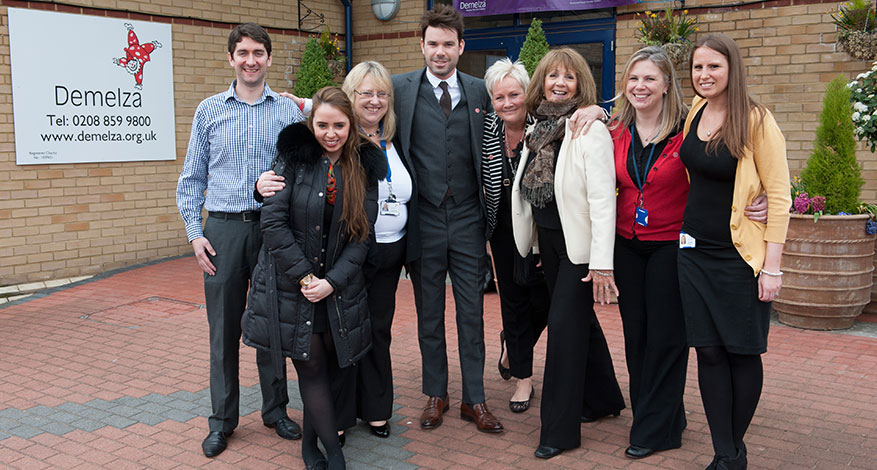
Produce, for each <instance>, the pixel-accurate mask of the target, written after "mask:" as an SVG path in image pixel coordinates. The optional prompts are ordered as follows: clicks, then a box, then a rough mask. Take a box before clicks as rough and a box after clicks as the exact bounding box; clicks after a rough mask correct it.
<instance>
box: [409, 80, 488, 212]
mask: <svg viewBox="0 0 877 470" xmlns="http://www.w3.org/2000/svg"><path fill="white" fill-rule="evenodd" d="M461 89H462V88H461ZM411 134H412V137H411V160H412V162H413V163H414V169H415V170H414V171H415V173H416V174H417V187H418V192H419V193H420V197H421V198H424V199H426V200H427V201H429V202H430V203H431V204H432V205H435V206H439V205H441V203H442V200H443V199H444V197H445V194H447V193H448V189H450V191H451V195H452V196H453V197H454V200H455V201H456V202H457V203H461V202H463V201H464V200H466V199H468V198H470V197H478V177H477V175H476V174H475V165H474V164H473V162H472V159H473V158H474V156H473V155H472V144H471V141H470V139H471V136H470V135H469V112H468V105H467V101H466V92H465V90H463V92H462V96H461V97H460V102H459V103H457V106H455V107H454V109H453V110H452V111H451V115H450V117H449V118H445V113H444V112H442V109H441V106H440V105H439V102H438V100H437V99H436V97H435V93H434V92H433V88H432V85H430V83H429V80H427V78H426V75H425V74H424V77H423V78H422V79H421V81H420V89H419V90H418V93H417V105H416V107H415V112H414V120H413V122H412V123H411Z"/></svg>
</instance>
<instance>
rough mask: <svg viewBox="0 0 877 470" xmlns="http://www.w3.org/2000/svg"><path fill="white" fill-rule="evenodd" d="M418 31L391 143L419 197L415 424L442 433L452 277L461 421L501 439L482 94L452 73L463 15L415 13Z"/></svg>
mask: <svg viewBox="0 0 877 470" xmlns="http://www.w3.org/2000/svg"><path fill="white" fill-rule="evenodd" d="M420 27H421V40H420V47H421V50H422V51H423V57H424V59H425V60H426V68H425V69H421V70H416V71H414V72H410V73H406V74H402V75H396V76H394V77H393V92H394V93H395V95H396V96H395V98H396V99H395V111H396V115H397V116H398V117H399V124H398V129H399V131H398V133H397V135H398V142H399V145H400V148H401V149H402V153H403V154H405V155H408V156H410V158H411V161H412V163H413V166H414V168H412V170H413V171H412V173H413V174H414V177H415V183H416V187H417V192H418V196H417V197H416V198H415V199H414V200H412V201H411V203H410V207H411V216H410V218H409V233H410V234H411V235H412V236H413V237H412V238H413V239H414V240H419V241H420V243H419V245H420V246H416V247H414V249H415V250H416V251H417V252H416V253H415V254H414V256H410V255H409V259H414V261H412V262H411V263H410V268H411V280H412V284H413V286H414V299H415V304H416V307H417V330H418V338H419V341H420V355H421V360H422V363H423V393H424V394H426V395H427V396H428V397H429V399H428V400H427V405H426V407H425V408H424V410H423V415H422V416H421V419H420V426H421V428H423V429H433V428H436V427H438V426H440V425H441V424H442V414H443V413H444V412H445V411H447V410H448V409H449V404H448V355H447V345H446V341H445V278H446V276H447V275H448V274H450V277H451V284H452V287H453V292H454V301H455V303H456V311H457V318H456V320H457V336H458V342H459V350H460V368H461V369H462V375H463V401H462V404H461V405H460V416H461V417H462V418H463V419H466V420H469V421H473V422H475V424H476V426H477V427H478V429H479V430H480V431H483V432H502V430H503V427H502V424H501V423H500V422H499V420H498V419H496V417H495V416H493V415H492V414H491V413H490V411H488V409H487V406H486V404H485V397H484V319H483V313H484V309H483V300H484V295H483V294H484V293H483V291H482V287H483V286H482V284H483V278H484V275H485V273H486V271H487V269H488V268H487V266H486V261H485V243H486V242H485V218H484V211H483V205H482V192H481V172H480V162H481V135H482V128H483V124H484V116H485V114H486V113H487V111H488V110H489V109H490V97H489V96H488V94H487V90H486V89H485V87H484V81H483V80H481V79H478V78H474V77H470V76H469V75H466V74H464V73H461V72H458V71H457V60H458V59H459V57H460V54H462V53H463V47H464V41H463V17H462V15H460V13H459V12H457V11H456V10H454V9H453V8H452V7H450V6H447V5H437V6H436V8H435V9H434V10H432V11H428V12H426V13H425V14H424V15H423V18H422V19H421V24H420ZM411 248H412V247H411V244H409V249H411ZM418 254H419V256H418Z"/></svg>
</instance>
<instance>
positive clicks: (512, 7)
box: [454, 0, 637, 16]
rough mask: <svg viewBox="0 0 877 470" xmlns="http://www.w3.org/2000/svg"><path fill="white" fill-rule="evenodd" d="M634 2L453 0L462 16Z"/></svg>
mask: <svg viewBox="0 0 877 470" xmlns="http://www.w3.org/2000/svg"><path fill="white" fill-rule="evenodd" d="M636 2H637V0H454V8H456V9H457V10H458V11H459V12H460V13H462V14H463V16H485V15H504V14H509V13H535V12H540V11H560V10H564V11H569V10H593V9H595V8H611V7H617V6H621V5H629V4H631V3H636Z"/></svg>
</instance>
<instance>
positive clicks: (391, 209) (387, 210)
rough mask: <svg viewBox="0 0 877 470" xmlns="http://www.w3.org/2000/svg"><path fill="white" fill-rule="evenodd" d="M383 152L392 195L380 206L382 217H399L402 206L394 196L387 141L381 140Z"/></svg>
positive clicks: (382, 124)
mask: <svg viewBox="0 0 877 470" xmlns="http://www.w3.org/2000/svg"><path fill="white" fill-rule="evenodd" d="M383 129H384V123H383V122H381V125H380V130H381V133H383ZM381 150H383V151H384V158H386V159H387V188H388V189H389V192H390V195H389V196H387V199H384V200H383V201H381V206H380V211H379V212H380V215H390V216H398V215H399V214H401V207H400V206H401V205H402V203H400V202H399V201H397V200H396V195H395V194H393V171H392V169H391V168H390V157H389V155H387V141H386V140H384V139H381Z"/></svg>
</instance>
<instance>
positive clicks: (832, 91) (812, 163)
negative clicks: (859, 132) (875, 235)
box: [801, 75, 864, 214]
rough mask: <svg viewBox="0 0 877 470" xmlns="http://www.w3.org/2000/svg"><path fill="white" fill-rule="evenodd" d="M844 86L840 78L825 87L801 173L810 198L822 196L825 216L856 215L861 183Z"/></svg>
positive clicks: (842, 78)
mask: <svg viewBox="0 0 877 470" xmlns="http://www.w3.org/2000/svg"><path fill="white" fill-rule="evenodd" d="M846 84H847V79H846V78H844V77H843V76H842V75H841V76H838V77H837V78H835V79H834V80H832V82H831V83H829V84H828V86H827V87H826V91H825V98H824V100H823V104H822V114H821V115H820V122H819V127H818V128H817V129H816V141H815V142H814V144H813V152H812V153H811V154H810V158H809V159H807V166H806V167H805V168H804V170H803V171H802V172H801V180H802V181H803V182H804V188H805V189H806V190H807V193H808V194H809V195H810V197H811V198H812V197H813V196H825V213H826V214H836V213H838V212H848V213H850V214H855V213H857V210H856V209H857V207H858V205H859V195H860V193H861V190H862V185H863V184H864V180H863V179H862V171H861V168H860V167H859V163H858V162H857V161H856V138H855V134H854V133H853V129H854V126H853V119H852V114H853V110H852V107H851V106H850V90H849V89H848V88H847V87H846Z"/></svg>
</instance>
